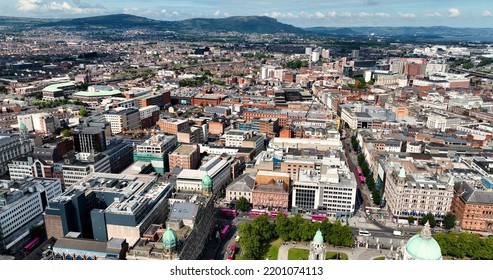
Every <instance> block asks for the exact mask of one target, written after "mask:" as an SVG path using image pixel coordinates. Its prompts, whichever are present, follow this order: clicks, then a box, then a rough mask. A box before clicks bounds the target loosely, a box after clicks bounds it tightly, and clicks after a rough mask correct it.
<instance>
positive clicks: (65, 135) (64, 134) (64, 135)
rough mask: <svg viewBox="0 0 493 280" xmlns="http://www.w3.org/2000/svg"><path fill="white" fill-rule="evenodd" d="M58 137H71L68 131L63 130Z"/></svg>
mask: <svg viewBox="0 0 493 280" xmlns="http://www.w3.org/2000/svg"><path fill="white" fill-rule="evenodd" d="M60 135H61V136H63V137H70V135H72V133H71V132H70V129H64V130H62V132H61V133H60Z"/></svg>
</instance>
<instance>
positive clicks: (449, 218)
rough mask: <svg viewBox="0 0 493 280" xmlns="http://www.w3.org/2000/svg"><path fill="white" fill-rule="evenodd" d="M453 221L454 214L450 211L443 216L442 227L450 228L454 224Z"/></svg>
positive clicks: (454, 219)
mask: <svg viewBox="0 0 493 280" xmlns="http://www.w3.org/2000/svg"><path fill="white" fill-rule="evenodd" d="M455 221H456V218H455V215H454V214H452V213H451V212H448V213H447V214H446V215H445V217H443V221H442V223H443V227H444V228H445V229H452V228H453V227H454V226H455Z"/></svg>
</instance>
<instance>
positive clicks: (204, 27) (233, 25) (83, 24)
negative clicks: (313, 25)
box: [0, 14, 307, 34]
mask: <svg viewBox="0 0 493 280" xmlns="http://www.w3.org/2000/svg"><path fill="white" fill-rule="evenodd" d="M1 25H3V26H8V27H11V28H14V29H26V28H35V27H60V28H65V29H77V30H84V29H94V28H105V29H127V28H145V29H156V30H167V31H175V32H186V33H188V32H193V31H215V32H240V33H269V34H274V33H295V34H302V33H307V31H305V30H304V29H302V28H298V27H295V26H292V25H289V24H284V23H281V22H278V21H277V20H276V19H274V18H270V17H265V16H238V17H227V18H217V19H211V18H194V19H187V20H181V21H161V20H153V19H148V18H145V17H139V16H134V15H128V14H116V15H106V16H96V17H86V18H75V19H32V18H14V17H0V26H1Z"/></svg>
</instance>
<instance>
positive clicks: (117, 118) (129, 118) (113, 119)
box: [103, 108, 140, 134]
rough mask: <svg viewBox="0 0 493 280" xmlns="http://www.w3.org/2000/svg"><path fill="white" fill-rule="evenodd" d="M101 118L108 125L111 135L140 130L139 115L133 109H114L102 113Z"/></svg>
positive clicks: (137, 111)
mask: <svg viewBox="0 0 493 280" xmlns="http://www.w3.org/2000/svg"><path fill="white" fill-rule="evenodd" d="M103 116H104V118H105V119H106V121H108V122H109V123H110V125H111V133H112V134H118V133H121V132H122V131H124V130H137V129H140V113H139V110H137V109H135V108H115V109H113V110H109V111H105V112H103Z"/></svg>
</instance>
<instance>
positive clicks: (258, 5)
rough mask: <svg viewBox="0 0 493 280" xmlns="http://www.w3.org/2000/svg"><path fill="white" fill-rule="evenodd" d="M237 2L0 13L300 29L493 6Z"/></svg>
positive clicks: (435, 21)
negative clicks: (258, 19) (262, 23)
mask: <svg viewBox="0 0 493 280" xmlns="http://www.w3.org/2000/svg"><path fill="white" fill-rule="evenodd" d="M244 3H245V2H240V1H237V0H233V1H223V0H203V1H196V0H187V1H157V0H141V1H134V0H122V1H120V0H107V1H105V2H104V4H100V1H96V0H82V1H80V0H15V1H9V3H2V4H0V16H16V17H34V18H79V17H90V16H98V15H108V14H118V13H126V14H132V15H137V16H143V17H147V18H151V19H158V20H168V21H173V20H183V19H189V18H223V17H229V16H269V17H272V18H276V19H278V20H279V21H280V22H283V23H287V24H292V25H294V26H298V27H315V26H326V27H345V26H347V27H351V26H451V27H489V26H491V25H492V23H493V17H492V13H493V8H489V6H488V5H487V4H488V1H486V0H478V1H474V3H470V2H465V1H460V0H452V1H442V0H409V1H407V2H406V5H403V4H402V1H397V3H396V1H392V0H347V1H340V0H335V1H312V2H311V3H309V4H306V3H302V2H300V1H293V0H285V1H280V0H273V1H268V3H267V2H266V1H260V0H251V1H248V2H247V4H248V5H245V4H244Z"/></svg>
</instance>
